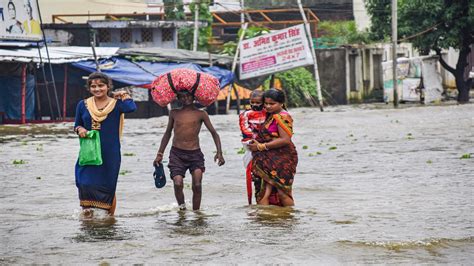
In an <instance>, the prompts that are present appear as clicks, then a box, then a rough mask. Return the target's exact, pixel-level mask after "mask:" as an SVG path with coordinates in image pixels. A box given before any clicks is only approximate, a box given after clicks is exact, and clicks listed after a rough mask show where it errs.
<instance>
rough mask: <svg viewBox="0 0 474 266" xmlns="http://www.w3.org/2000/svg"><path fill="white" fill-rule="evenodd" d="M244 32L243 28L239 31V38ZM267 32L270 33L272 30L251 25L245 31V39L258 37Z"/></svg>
mask: <svg viewBox="0 0 474 266" xmlns="http://www.w3.org/2000/svg"><path fill="white" fill-rule="evenodd" d="M243 32H244V31H243V29H240V30H239V32H238V34H237V35H238V38H240V36H242V33H243ZM267 33H270V30H269V29H267V28H265V27H258V26H250V27H248V28H247V30H246V31H245V36H244V40H245V39H250V38H253V37H257V36H260V35H264V34H267Z"/></svg>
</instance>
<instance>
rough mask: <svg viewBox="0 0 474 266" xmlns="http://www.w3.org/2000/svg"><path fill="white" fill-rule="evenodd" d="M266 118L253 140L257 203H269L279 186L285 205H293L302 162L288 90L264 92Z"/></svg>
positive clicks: (279, 195) (251, 146)
mask: <svg viewBox="0 0 474 266" xmlns="http://www.w3.org/2000/svg"><path fill="white" fill-rule="evenodd" d="M263 102H264V106H265V111H266V112H267V114H266V119H265V122H264V123H263V125H262V126H261V127H260V129H259V130H258V134H257V137H256V138H255V140H254V141H253V142H252V143H250V144H249V148H250V150H251V151H253V153H252V155H253V159H252V174H253V176H254V179H255V180H256V182H257V184H256V186H257V185H258V184H259V185H260V187H259V188H258V189H257V191H256V198H257V204H260V205H269V204H270V196H271V194H272V191H274V190H276V191H277V194H278V199H279V203H280V205H281V206H293V205H294V204H295V203H294V200H293V194H292V185H293V179H294V176H295V173H296V166H297V164H298V154H297V152H296V148H295V145H294V144H293V142H292V141H291V137H292V136H293V119H292V118H291V116H290V114H289V113H288V112H287V111H286V108H285V94H284V93H283V91H281V90H277V89H270V90H267V91H265V92H264V94H263Z"/></svg>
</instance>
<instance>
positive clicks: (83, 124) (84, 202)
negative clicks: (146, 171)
mask: <svg viewBox="0 0 474 266" xmlns="http://www.w3.org/2000/svg"><path fill="white" fill-rule="evenodd" d="M87 88H88V90H89V92H90V93H91V94H92V97H89V98H87V99H85V100H81V101H80V102H79V103H78V104H77V108H76V122H75V125H74V131H75V132H76V133H77V134H78V135H79V137H80V138H84V137H86V134H87V132H88V131H89V130H92V129H95V130H98V131H99V132H100V145H101V151H102V161H103V163H102V165H83V166H81V165H79V160H78V161H77V162H76V186H77V188H78V190H79V200H80V205H81V207H82V208H83V215H84V217H91V216H92V215H93V211H92V210H93V208H99V209H103V210H106V211H107V212H108V213H109V214H110V215H113V214H114V212H115V206H116V198H115V189H116V187H117V179H118V175H119V170H120V162H121V155H120V136H121V133H122V127H123V118H124V113H130V112H133V111H135V110H136V109H137V107H136V105H135V102H134V101H133V100H132V98H131V97H130V95H129V94H128V93H126V92H124V91H121V92H116V93H113V94H112V96H113V97H110V96H109V95H110V94H111V93H110V92H111V89H112V80H111V79H110V78H109V77H108V76H107V75H105V74H103V73H99V72H95V73H92V74H91V75H89V78H88V79H87Z"/></svg>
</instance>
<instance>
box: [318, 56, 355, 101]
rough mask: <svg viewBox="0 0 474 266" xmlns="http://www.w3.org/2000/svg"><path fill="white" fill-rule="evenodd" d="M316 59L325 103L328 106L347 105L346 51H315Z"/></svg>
mask: <svg viewBox="0 0 474 266" xmlns="http://www.w3.org/2000/svg"><path fill="white" fill-rule="evenodd" d="M316 57H317V60H318V68H319V78H320V83H321V89H322V90H323V97H324V98H325V100H326V102H327V103H328V104H330V105H333V104H347V103H348V99H347V81H346V75H347V74H348V73H347V70H346V62H347V61H346V49H345V48H335V49H317V50H316ZM324 92H327V93H328V94H329V95H330V97H328V96H327V94H326V93H324Z"/></svg>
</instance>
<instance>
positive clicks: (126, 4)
mask: <svg viewBox="0 0 474 266" xmlns="http://www.w3.org/2000/svg"><path fill="white" fill-rule="evenodd" d="M111 3H113V4H111ZM39 8H40V10H41V16H42V18H43V23H51V22H52V15H55V14H88V13H91V14H97V13H134V12H137V13H143V12H158V11H159V9H158V8H156V7H149V6H148V5H147V0H113V1H112V0H74V1H70V0H68V1H65V0H41V1H39ZM66 19H67V21H69V22H74V23H85V22H86V21H87V20H89V18H88V17H71V18H66ZM90 19H101V18H98V17H91V18H90Z"/></svg>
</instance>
